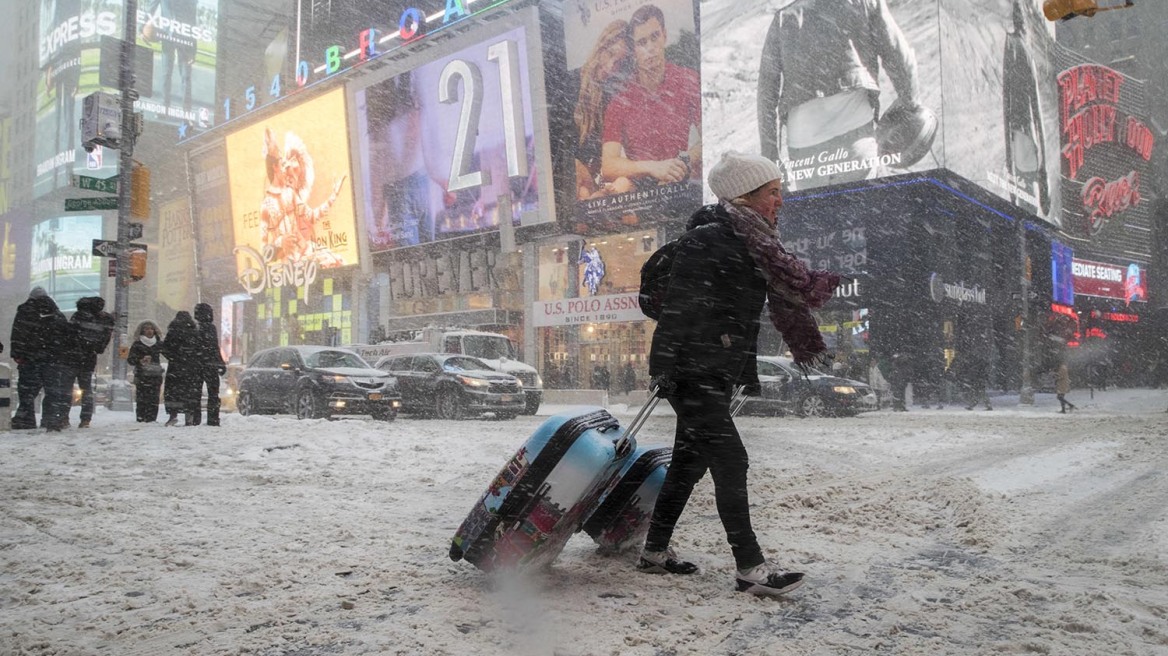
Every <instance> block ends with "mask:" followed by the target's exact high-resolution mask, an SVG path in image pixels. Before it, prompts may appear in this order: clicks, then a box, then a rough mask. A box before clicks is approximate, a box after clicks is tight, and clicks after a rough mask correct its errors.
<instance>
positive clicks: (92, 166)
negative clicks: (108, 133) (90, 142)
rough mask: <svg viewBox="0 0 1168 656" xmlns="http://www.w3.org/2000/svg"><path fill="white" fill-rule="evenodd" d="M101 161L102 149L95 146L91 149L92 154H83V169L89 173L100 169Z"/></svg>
mask: <svg viewBox="0 0 1168 656" xmlns="http://www.w3.org/2000/svg"><path fill="white" fill-rule="evenodd" d="M102 159H103V157H102V148H101V146H97V147H95V148H94V149H93V152H92V153H85V168H87V169H89V170H90V171H96V170H97V169H100V168H101V162H102Z"/></svg>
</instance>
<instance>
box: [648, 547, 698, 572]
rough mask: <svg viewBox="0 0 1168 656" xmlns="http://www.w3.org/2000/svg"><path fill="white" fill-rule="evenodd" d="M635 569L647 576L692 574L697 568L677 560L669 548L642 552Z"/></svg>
mask: <svg viewBox="0 0 1168 656" xmlns="http://www.w3.org/2000/svg"><path fill="white" fill-rule="evenodd" d="M637 569H639V570H641V571H642V572H647V573H649V574H693V573H695V572H697V571H698V566H697V565H694V564H693V563H691V562H689V561H686V560H681V559H679V558H678V557H677V553H676V552H675V551H673V547H670V548H668V549H666V550H665V551H642V552H641V559H640V560H638V561H637Z"/></svg>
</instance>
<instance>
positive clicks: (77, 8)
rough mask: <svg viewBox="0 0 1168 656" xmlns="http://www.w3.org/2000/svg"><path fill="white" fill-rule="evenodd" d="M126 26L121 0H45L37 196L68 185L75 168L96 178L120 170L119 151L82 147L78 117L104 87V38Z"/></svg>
mask: <svg viewBox="0 0 1168 656" xmlns="http://www.w3.org/2000/svg"><path fill="white" fill-rule="evenodd" d="M121 31H122V2H121V0H40V23H39V30H38V38H39V40H38V45H39V59H38V61H39V65H40V69H41V80H40V82H39V83H38V84H37V93H36V140H35V146H34V151H35V157H36V175H35V177H34V179H33V195H34V196H41V195H44V194H46V193H48V192H50V191H53V190H54V189H59V188H62V187H67V186H69V184H70V181H71V176H72V174H73V172H74V169H78V171H79V172H81V171H84V172H85V175H89V176H93V177H109V176H111V175H114V174H115V173H116V172H117V159H118V158H117V154H116V153H114V152H112V151H106V150H105V149H103V148H100V147H99V148H97V149H96V150H94V151H93V152H92V153H86V152H85V151H84V150H82V149H81V132H80V128H79V127H78V122H79V120H80V118H81V101H82V99H83V98H85V96H87V95H89V94H90V93H93V92H94V91H98V90H99V89H100V88H101V86H100V85H99V83H98V74H99V68H100V62H101V51H100V48H99V44H100V41H101V37H103V36H113V37H120V36H121Z"/></svg>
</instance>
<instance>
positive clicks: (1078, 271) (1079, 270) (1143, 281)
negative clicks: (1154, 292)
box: [1071, 258, 1148, 305]
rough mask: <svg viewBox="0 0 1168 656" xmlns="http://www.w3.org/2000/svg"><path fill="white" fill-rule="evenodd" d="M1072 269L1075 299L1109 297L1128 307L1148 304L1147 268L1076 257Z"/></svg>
mask: <svg viewBox="0 0 1168 656" xmlns="http://www.w3.org/2000/svg"><path fill="white" fill-rule="evenodd" d="M1071 267H1072V268H1071V273H1072V275H1073V276H1074V281H1075V283H1074V284H1075V295H1076V296H1079V295H1082V296H1097V297H1100V298H1110V299H1115V300H1120V301H1123V302H1124V304H1126V305H1131V304H1132V303H1136V302H1139V303H1147V302H1148V276H1147V268H1146V267H1144V266H1141V265H1140V264H1138V263H1135V262H1129V263H1128V264H1109V263H1106V262H1095V261H1092V260H1082V259H1079V258H1075V260H1074V263H1073V264H1072V265H1071Z"/></svg>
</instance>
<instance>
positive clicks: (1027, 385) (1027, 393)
mask: <svg viewBox="0 0 1168 656" xmlns="http://www.w3.org/2000/svg"><path fill="white" fill-rule="evenodd" d="M1018 264H1019V266H1020V267H1021V270H1020V271H1019V272H1018V279H1019V282H1020V283H1021V292H1022V294H1021V296H1022V388H1021V390H1019V392H1018V403H1019V404H1022V405H1034V388H1033V387H1032V386H1031V379H1030V324H1031V323H1032V322H1031V321H1030V266H1029V258H1028V256H1027V254H1026V221H1025V220H1023V219H1022V218H1019V219H1018Z"/></svg>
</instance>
